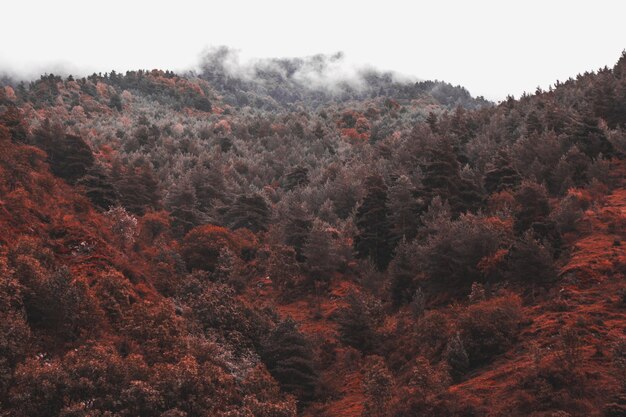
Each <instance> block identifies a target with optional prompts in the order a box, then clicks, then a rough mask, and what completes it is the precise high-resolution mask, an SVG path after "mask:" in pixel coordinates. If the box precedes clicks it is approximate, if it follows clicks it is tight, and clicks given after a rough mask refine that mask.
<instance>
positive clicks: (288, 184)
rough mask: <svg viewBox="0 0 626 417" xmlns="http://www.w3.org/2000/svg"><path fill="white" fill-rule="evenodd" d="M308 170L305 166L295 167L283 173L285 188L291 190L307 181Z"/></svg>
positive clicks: (305, 183)
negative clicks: (285, 173)
mask: <svg viewBox="0 0 626 417" xmlns="http://www.w3.org/2000/svg"><path fill="white" fill-rule="evenodd" d="M308 176H309V170H308V169H307V168H305V167H295V168H293V169H292V170H291V171H289V172H288V173H287V175H285V189H286V190H287V191H291V190H293V189H295V188H296V187H300V186H303V185H307V184H308V183H309V177H308Z"/></svg>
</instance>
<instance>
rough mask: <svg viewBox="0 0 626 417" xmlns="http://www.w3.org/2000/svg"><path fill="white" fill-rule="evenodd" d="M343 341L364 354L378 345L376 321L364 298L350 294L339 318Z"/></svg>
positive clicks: (340, 333)
mask: <svg viewBox="0 0 626 417" xmlns="http://www.w3.org/2000/svg"><path fill="white" fill-rule="evenodd" d="M338 321H339V337H340V339H341V341H342V342H343V343H345V344H347V345H349V346H352V347H353V348H356V349H359V350H360V351H362V352H370V351H371V350H372V348H373V347H374V346H375V345H376V332H375V331H374V319H373V317H372V315H371V313H370V310H369V308H368V306H367V304H366V303H365V300H364V299H363V297H362V296H360V295H359V294H357V293H354V292H352V293H350V294H349V295H348V296H347V297H346V307H344V308H343V309H342V310H341V311H340V313H339V317H338Z"/></svg>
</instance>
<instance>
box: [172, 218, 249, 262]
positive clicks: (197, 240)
mask: <svg viewBox="0 0 626 417" xmlns="http://www.w3.org/2000/svg"><path fill="white" fill-rule="evenodd" d="M224 247H227V248H228V249H229V250H230V251H231V252H233V253H237V254H239V253H240V251H241V244H240V242H238V240H237V239H236V238H235V236H234V235H233V234H232V233H231V232H230V231H229V230H228V229H226V228H223V227H220V226H215V225H212V224H206V225H203V226H198V227H196V228H194V229H192V230H191V231H189V233H187V234H186V235H185V237H184V238H183V242H182V244H181V255H182V257H183V259H184V260H185V263H186V264H187V268H189V270H194V269H200V270H203V271H209V272H213V271H214V270H215V267H216V266H217V265H218V260H219V257H220V252H221V250H222V248H224Z"/></svg>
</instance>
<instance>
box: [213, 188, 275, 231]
mask: <svg viewBox="0 0 626 417" xmlns="http://www.w3.org/2000/svg"><path fill="white" fill-rule="evenodd" d="M270 214H271V213H270V208H269V206H268V205H267V203H266V202H265V199H264V198H263V197H262V196H261V195H259V194H252V195H240V196H239V197H237V199H236V200H235V201H234V202H233V203H232V205H231V206H230V207H229V209H228V211H227V212H226V214H225V216H224V220H225V223H226V224H227V225H228V227H230V228H231V229H233V230H234V229H241V228H246V229H249V230H250V231H252V232H255V233H257V232H265V231H267V226H268V224H269V219H270Z"/></svg>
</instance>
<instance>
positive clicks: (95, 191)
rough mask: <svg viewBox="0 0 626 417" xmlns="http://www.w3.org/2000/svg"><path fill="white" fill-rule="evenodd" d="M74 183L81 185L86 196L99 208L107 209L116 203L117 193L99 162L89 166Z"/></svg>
mask: <svg viewBox="0 0 626 417" xmlns="http://www.w3.org/2000/svg"><path fill="white" fill-rule="evenodd" d="M76 184H77V185H78V186H80V187H83V189H84V190H85V195H86V196H87V198H89V200H91V202H92V203H93V204H94V205H95V206H96V207H98V208H99V209H101V210H108V209H110V208H111V207H113V206H115V205H116V204H117V200H118V195H117V192H116V191H115V188H114V186H113V183H112V181H111V178H110V176H109V175H108V173H107V172H106V171H105V169H104V168H103V167H102V166H101V165H99V164H94V165H93V166H92V167H91V168H89V169H88V170H87V171H86V172H85V175H83V176H82V177H81V178H80V179H79V180H78V182H77V183H76Z"/></svg>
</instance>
